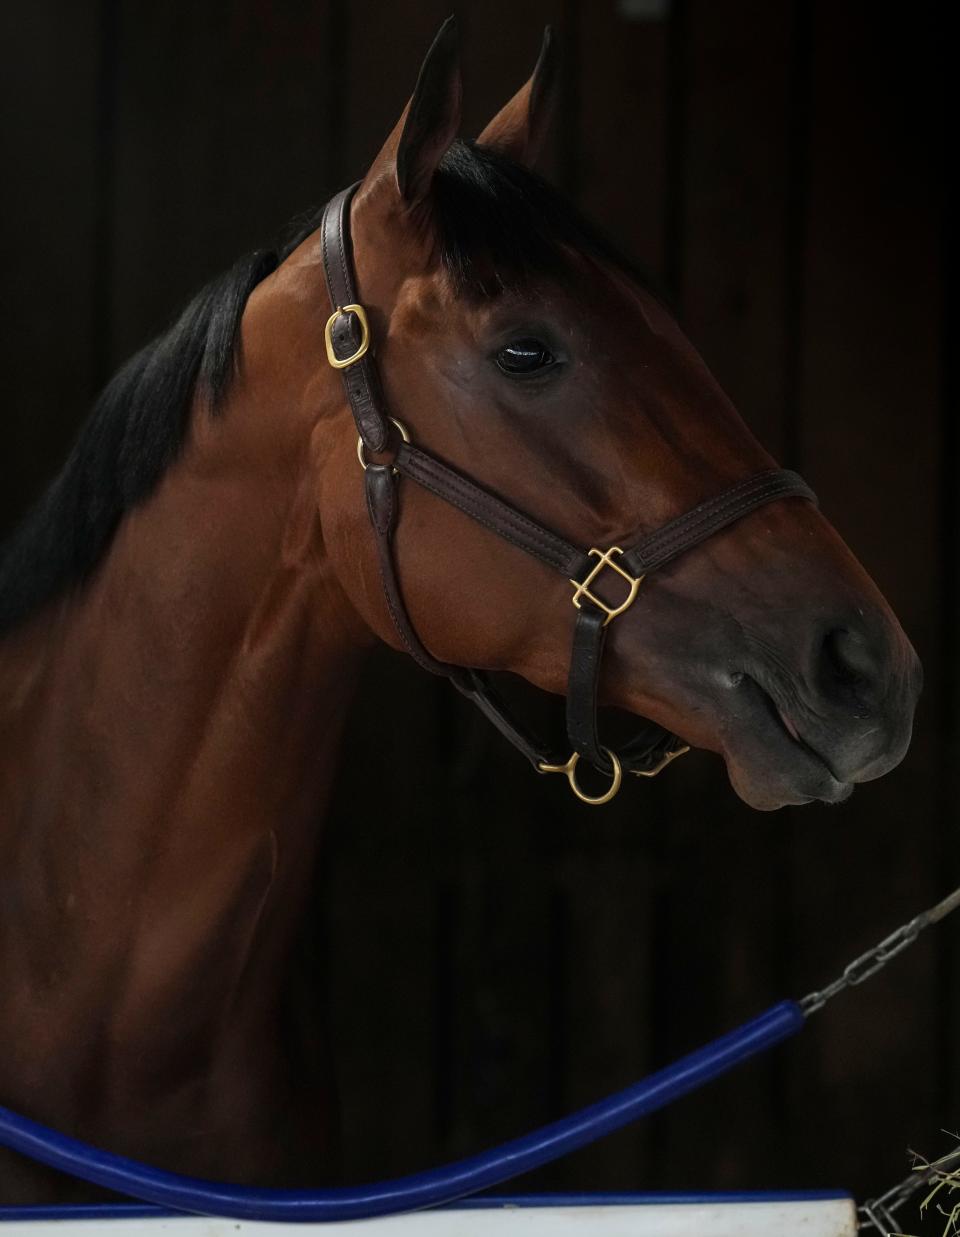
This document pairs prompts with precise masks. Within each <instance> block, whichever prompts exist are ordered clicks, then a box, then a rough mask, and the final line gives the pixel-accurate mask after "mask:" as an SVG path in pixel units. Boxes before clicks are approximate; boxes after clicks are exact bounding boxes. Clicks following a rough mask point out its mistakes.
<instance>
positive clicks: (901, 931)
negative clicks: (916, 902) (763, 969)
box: [800, 889, 960, 1237]
mask: <svg viewBox="0 0 960 1237" xmlns="http://www.w3.org/2000/svg"><path fill="white" fill-rule="evenodd" d="M958 907H960V889H955V890H954V891H953V893H951V894H948V896H947V897H945V898H944V899H943V900H942V901H940V902H938V903H937V904H936V906H932V907H931V908H930V909H929V910H927V911H923V912H921V914H919V915H915V916H914V917H913V919H911V920H910V922H909V923H905V924H903V926H902V927H899V928H897V930H896V931H895V932H891V933H890V935H889V936H886V937H884V939H883V940H882V941H881V942H880V944H879V945H874V947H873V948H872V949H868V950H867V951H866V953H862V954H861V955H860V957H859V958H854V960H853V961H852V962H850V963H848V964H847V965H846V966H845V967H844V968H843V971H842V972H841V973H840V975H838V976H837V978H836V979H835V980H834V981H833V983H831V984H827V986H826V987H825V988H820V989H818V990H817V991H816V992H811V993H810V994H809V996H805V997H804V998H803V1000H802V1001H801V1002H800V1008H801V1009H802V1010H803V1013H804V1014H805V1015H806V1017H808V1018H809V1017H810V1015H811V1014H815V1013H816V1012H817V1011H818V1010H820V1009H823V1007H824V1005H826V1003H827V1002H828V1001H830V1000H832V999H833V998H834V997H835V996H837V994H838V993H840V992H843V991H844V990H845V989H846V988H855V987H856V986H857V984H862V983H863V982H864V980H866V979H869V978H870V976H871V975H876V973H877V971H879V970H882V969H883V967H885V966H886V965H887V963H888V962H891V961H892V960H893V959H894V958H895V957H896V956H897V955H898V954H901V953H903V951H904V950H905V949H906V948H908V946H910V945H912V944H913V942H914V941H915V940H916V939H917V937H918V936H919V935H920V933H921V932H922V931H923V930H924V928H929V927H930V925H931V924H935V923H939V922H940V920H941V919H945V918H946V917H947V915H949V914H951V912H953V911H955V910H957V908H958ZM954 1166H960V1147H958V1148H957V1150H956V1151H953V1152H951V1153H950V1155H945V1156H944V1157H943V1158H942V1159H940V1160H937V1161H936V1163H934V1164H928V1165H926V1166H924V1167H923V1168H920V1169H915V1170H914V1171H913V1172H912V1173H911V1174H910V1176H909V1177H905V1178H904V1179H903V1181H901V1182H899V1183H898V1184H897V1185H895V1186H893V1187H892V1189H889V1190H887V1192H886V1194H881V1195H880V1197H879V1198H872V1199H869V1200H868V1201H867V1202H865V1203H863V1204H862V1205H861V1206H860V1207H859V1208H858V1214H859V1216H860V1224H859V1227H860V1230H861V1231H863V1230H864V1229H870V1228H872V1229H875V1230H876V1231H877V1232H880V1233H883V1234H884V1235H885V1237H886V1235H887V1234H890V1233H894V1232H896V1221H895V1220H894V1218H893V1213H894V1212H895V1211H898V1210H899V1209H900V1208H901V1207H902V1206H903V1204H904V1203H905V1202H907V1201H908V1199H911V1198H913V1196H914V1195H915V1194H916V1193H917V1191H918V1190H920V1189H922V1188H923V1186H924V1185H927V1184H928V1183H929V1182H931V1181H933V1180H934V1179H935V1178H937V1177H939V1176H941V1175H943V1174H945V1173H947V1172H949V1171H950V1170H951V1168H952V1167H954Z"/></svg>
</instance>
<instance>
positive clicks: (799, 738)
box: [723, 674, 854, 811]
mask: <svg viewBox="0 0 960 1237" xmlns="http://www.w3.org/2000/svg"><path fill="white" fill-rule="evenodd" d="M733 691H734V692H735V693H736V697H735V701H734V708H733V709H732V710H731V715H730V717H729V719H728V721H727V723H726V724H725V726H724V735H723V754H724V757H725V759H726V762H727V769H728V772H729V775H730V781H731V783H732V784H733V788H734V789H735V790H736V792H737V794H738V795H740V797H741V798H742V799H743V800H744V801H745V802H746V803H748V804H749V805H750V806H751V807H754V808H758V809H759V810H761V811H772V810H774V809H776V808H779V807H786V806H788V805H791V804H802V803H812V802H816V801H819V802H822V803H842V802H843V801H844V800H845V799H849V797H850V796H851V795H852V794H853V790H854V783H853V782H850V781H842V780H840V779H839V778H837V777H836V775H835V774H834V771H833V769H832V768H831V765H830V761H829V759H828V757H827V756H826V755H824V754H823V753H821V752H820V751H818V750H817V749H816V748H815V747H814V746H813V745H812V744H811V743H810V742H809V741H808V740H807V739H805V738H804V737H803V735H802V734H801V733H800V731H799V730H798V728H797V726H796V724H795V723H794V722H793V720H792V719H791V718H790V716H789V715H788V714H787V713H786V712H785V711H784V710H783V708H782V707H781V706H779V705H778V704H777V702H776V701H775V699H774V697H773V696H772V695H771V693H770V692H769V691H767V689H766V688H764V687H763V686H762V685H761V684H760V683H759V682H758V681H757V680H756V679H755V678H752V677H751V676H750V675H746V674H745V675H743V677H742V678H741V679H740V680H739V682H738V683H737V686H736V687H735V688H734V689H733Z"/></svg>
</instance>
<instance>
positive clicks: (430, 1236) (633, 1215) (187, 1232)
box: [0, 1199, 857, 1237]
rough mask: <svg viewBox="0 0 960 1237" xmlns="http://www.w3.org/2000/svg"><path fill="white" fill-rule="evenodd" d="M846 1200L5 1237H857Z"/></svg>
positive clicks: (117, 1225) (130, 1225)
mask: <svg viewBox="0 0 960 1237" xmlns="http://www.w3.org/2000/svg"><path fill="white" fill-rule="evenodd" d="M856 1231H857V1222H856V1213H855V1210H854V1205H853V1203H852V1202H850V1201H849V1200H845V1199H830V1200H828V1201H824V1202H795V1203H771V1202H762V1203H683V1204H669V1205H662V1204H659V1203H653V1204H650V1203H648V1204H644V1205H642V1206H635V1207H629V1206H623V1205H619V1204H613V1205H605V1206H603V1205H598V1206H586V1207H497V1208H490V1209H480V1210H473V1209H465V1210H463V1211H424V1212H418V1213H416V1214H413V1215H405V1216H391V1217H390V1218H388V1219H385V1220H355V1221H353V1222H352V1223H349V1224H251V1223H246V1222H242V1221H239V1220H204V1219H200V1218H192V1217H177V1218H176V1219H144V1220H110V1221H106V1220H56V1221H48V1220H33V1221H29V1222H25V1221H21V1220H13V1221H7V1222H6V1223H0V1234H2V1237H308V1235H312V1237H318V1235H319V1234H330V1233H337V1234H345V1233H347V1232H349V1233H350V1234H356V1237H419V1235H420V1234H421V1233H422V1234H423V1237H488V1235H489V1237H587V1234H590V1233H598V1232H599V1233H601V1234H602V1235H603V1237H855V1235H856Z"/></svg>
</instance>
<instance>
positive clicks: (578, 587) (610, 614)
mask: <svg viewBox="0 0 960 1237" xmlns="http://www.w3.org/2000/svg"><path fill="white" fill-rule="evenodd" d="M588 553H589V554H590V555H592V556H593V557H594V558H596V559H598V560H599V561H598V562H597V564H596V566H595V567H592V568H591V570H590V572H589V573H588V575H587V578H586V579H585V580H583V581H582V582H581V581H580V580H571V581H570V583H571V584H572V585H573V604H574V606H576V608H577V609H578V610H579V609H580V598H581V597H586V599H587V601H592V602H593V604H594V605H595V606H596V607H597V609H598V610H602V611H603V612H604V614H605V615H606V616H607V617H606V618H605V619H604V620H603V625H604V627H606V625H607V624H608V623H609V622H610V620H611V619H615V618H616V617H617V615H618V614H623V612H624V610H629V609H630V607H631V606H632V605H633V603H634V601H635V600H636V597H637V590H638V589H639V588H640V584H641V582H642V580H643V576H632V575H630V573H629V572H628V571H624V569H623V568H622V567H621V566H620V564H619V563H615V562H614V561H613V559H612V558H611V557H610V556H611V555H612V554H622V553H623V550H621V549H620V547H619V546H618V545H613V546H611V547H610V549H609V550H598V549H597V548H596V547H594V548H593V549H592V550H589V551H588ZM604 567H609V568H610V569H611V571H615V572H616V573H617V575H618V576H620V578H621V579H623V580H626V582H627V584H628V585H629V586H630V591H629V592H628V593H627V596H626V600H625V601H623V602H621V604H620V605H619V606H608V605H607V603H606V602H605V601H601V599H600V598H599V597H598V596H597V595H596V593H591V591H590V585H591V584H592V583H593V582H594V580H595V579H596V578H597V576H598V575H599V574H600V572H601V571H603V569H604Z"/></svg>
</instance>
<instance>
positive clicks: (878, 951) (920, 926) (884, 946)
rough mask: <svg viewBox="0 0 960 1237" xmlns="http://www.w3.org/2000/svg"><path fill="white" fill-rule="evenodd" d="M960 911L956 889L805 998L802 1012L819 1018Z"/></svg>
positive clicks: (959, 901)
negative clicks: (827, 1007) (847, 991)
mask: <svg viewBox="0 0 960 1237" xmlns="http://www.w3.org/2000/svg"><path fill="white" fill-rule="evenodd" d="M958 907H960V889H955V890H954V891H953V893H951V894H949V895H948V896H947V897H946V898H944V899H943V901H942V902H938V903H937V905H936V906H932V907H931V908H930V909H929V910H928V911H923V912H921V914H919V915H915V916H914V918H913V919H911V920H910V922H909V923H905V924H904V925H903V926H902V927H900V928H897V930H896V931H895V932H891V933H890V935H889V936H887V937H884V939H883V940H882V941H881V942H880V944H879V945H874V947H873V948H872V949H868V950H867V952H866V953H863V954H861V955H860V957H859V958H854V960H853V961H852V962H850V963H848V965H847V966H845V967H844V968H843V971H842V972H841V974H840V975H839V976H838V977H837V978H836V979H835V980H834V981H833V983H831V984H827V986H826V987H825V988H820V989H819V990H818V991H816V992H811V993H810V994H809V996H805V997H804V998H803V1000H802V1001H801V1002H800V1008H801V1009H802V1010H803V1012H804V1014H805V1015H806V1016H807V1017H808V1018H809V1016H810V1015H811V1014H815V1013H816V1012H817V1011H818V1010H820V1009H823V1007H824V1005H826V1003H827V1001H830V1000H832V999H833V998H834V997H835V996H836V995H837V994H838V993H840V992H843V991H844V990H845V989H846V988H855V987H856V986H857V984H862V983H863V982H864V980H866V979H869V978H870V976H871V975H876V973H877V971H879V970H882V968H883V967H885V966H886V965H887V963H888V962H891V961H892V960H893V959H894V958H895V957H896V956H897V955H898V954H900V953H902V952H903V951H904V950H905V949H906V948H907V947H908V946H910V945H912V944H913V942H914V941H915V940H916V939H917V937H918V936H919V935H920V933H921V932H922V931H923V930H924V928H929V927H930V925H931V924H934V923H939V922H940V920H941V919H945V918H946V916H947V915H949V914H950V913H951V911H955V910H956V909H957V908H958Z"/></svg>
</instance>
